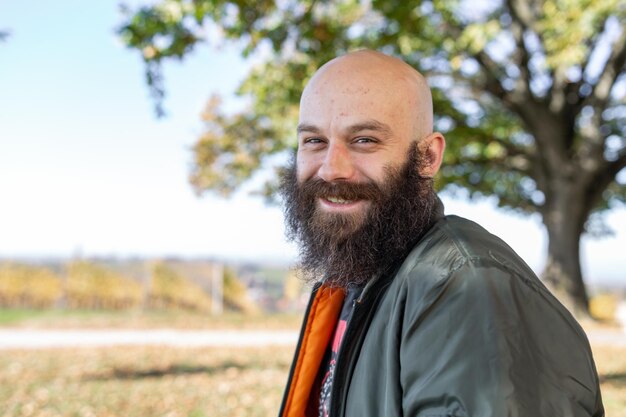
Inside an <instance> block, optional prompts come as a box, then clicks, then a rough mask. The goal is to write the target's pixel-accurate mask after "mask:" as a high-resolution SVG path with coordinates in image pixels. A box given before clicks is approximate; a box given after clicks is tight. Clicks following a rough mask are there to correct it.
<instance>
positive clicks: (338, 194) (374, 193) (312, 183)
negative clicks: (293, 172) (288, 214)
mask: <svg viewBox="0 0 626 417" xmlns="http://www.w3.org/2000/svg"><path fill="white" fill-rule="evenodd" d="M300 187H301V192H302V194H303V195H308V196H311V197H313V198H324V197H334V198H340V199H343V200H369V201H377V200H380V199H381V196H383V195H385V194H386V193H385V192H384V190H383V189H382V188H381V187H380V186H379V185H378V184H376V183H374V182H342V181H339V182H327V181H324V180H323V179H321V178H312V179H309V180H306V181H304V182H303V183H302V184H301V185H300Z"/></svg>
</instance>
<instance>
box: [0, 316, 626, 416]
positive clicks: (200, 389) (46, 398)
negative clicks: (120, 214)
mask: <svg viewBox="0 0 626 417" xmlns="http://www.w3.org/2000/svg"><path fill="white" fill-rule="evenodd" d="M15 316H19V318H14V319H12V321H10V322H9V323H8V324H7V319H6V317H7V315H4V318H3V320H5V322H4V323H5V324H4V325H3V327H8V326H15V327H49V326H51V325H52V327H55V328H58V327H64V326H65V327H72V328H75V327H83V328H94V327H96V328H97V327H101V328H105V327H106V328H110V327H115V326H114V325H116V324H120V325H121V326H122V327H133V328H137V327H140V328H151V327H179V328H192V327H193V328H227V327H228V328H246V329H252V328H256V329H258V328H264V329H272V328H275V329H285V328H296V327H297V326H298V325H299V317H298V316H297V315H287V316H275V317H274V318H273V319H270V318H269V317H263V316H259V317H252V318H251V317H245V316H236V315H231V316H228V315H227V316H225V317H222V318H220V319H210V318H207V317H203V316H194V315H188V314H182V313H181V314H180V315H178V316H177V315H176V314H174V315H171V314H168V315H164V316H161V315H159V314H147V315H145V314H142V315H139V314H137V315H135V316H134V318H133V316H132V315H128V314H126V313H124V314H122V315H121V316H120V315H118V313H97V314H96V313H84V314H82V313H79V314H69V315H68V314H67V313H62V312H56V313H54V312H52V313H37V312H30V313H29V312H26V311H24V312H22V313H20V314H17V315H15ZM0 317H2V314H0ZM0 320H1V319H0ZM133 320H134V321H133ZM11 323H12V324H11ZM72 323H74V324H72ZM133 323H134V324H133ZM62 324H63V325H62ZM593 349H594V355H595V359H596V364H597V366H598V371H599V373H600V375H601V382H602V393H603V398H604V404H605V407H606V409H607V413H606V415H607V417H626V348H624V347H617V346H608V345H597V346H594V347H593ZM292 352H293V348H291V347H262V348H229V349H223V348H193V349H191V348H187V349H185V348H169V347H114V348H96V349H93V348H82V349H46V350H30V351H29V350H6V351H0V417H29V416H34V417H57V416H58V417H114V416H115V417H209V416H211V417H213V416H228V417H239V416H242V417H243V416H246V417H247V416H250V417H257V416H258V417H261V416H263V417H265V416H276V415H277V412H278V408H279V404H280V400H281V397H282V391H283V387H284V383H285V380H286V378H287V373H288V371H289V364H290V362H291V357H292Z"/></svg>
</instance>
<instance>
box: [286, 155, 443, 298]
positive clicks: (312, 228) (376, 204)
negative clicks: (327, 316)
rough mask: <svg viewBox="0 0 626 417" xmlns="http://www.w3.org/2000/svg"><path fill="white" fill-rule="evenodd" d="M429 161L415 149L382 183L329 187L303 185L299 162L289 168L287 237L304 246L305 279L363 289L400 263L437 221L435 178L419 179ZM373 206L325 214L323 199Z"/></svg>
mask: <svg viewBox="0 0 626 417" xmlns="http://www.w3.org/2000/svg"><path fill="white" fill-rule="evenodd" d="M424 163H425V158H424V156H423V155H421V154H420V153H419V152H418V150H417V146H412V147H411V150H410V151H409V154H408V157H407V160H406V162H405V163H404V165H403V166H401V167H399V168H397V167H396V168H394V167H387V168H386V173H385V179H384V181H383V182H382V183H380V184H379V183H375V182H369V183H350V182H336V183H328V182H326V181H323V180H321V179H319V178H314V179H309V180H306V181H304V182H302V183H299V182H298V180H297V175H296V164H295V160H294V161H292V162H291V164H290V165H289V166H288V167H287V169H286V170H285V173H284V175H283V177H282V182H281V186H280V192H281V195H282V197H283V199H284V212H285V222H286V226H287V237H288V239H289V240H291V241H295V242H296V243H298V244H299V247H300V262H301V265H300V266H301V269H302V272H303V274H304V277H303V278H304V279H305V281H307V282H309V283H311V284H313V283H316V282H318V281H321V280H323V281H324V282H325V283H326V284H327V285H330V286H334V287H342V288H348V287H351V286H362V285H364V284H365V283H366V282H367V281H369V280H370V279H371V278H372V277H374V276H376V275H379V274H382V273H386V272H389V271H390V270H391V269H392V268H393V267H394V266H395V265H396V264H398V262H400V261H402V260H403V259H404V258H405V257H406V255H408V252H409V251H410V250H411V249H412V247H413V246H414V245H415V243H417V241H418V240H419V239H420V238H421V237H422V236H423V235H424V233H426V231H427V230H428V229H429V228H430V226H431V225H432V223H433V222H434V219H435V215H436V208H437V195H436V194H435V192H434V189H433V182H432V179H431V178H426V177H422V176H421V175H419V172H420V168H421V167H422V166H424ZM329 196H333V197H337V198H342V199H345V200H364V201H367V202H369V207H368V209H367V210H366V211H365V212H364V213H363V212H362V213H351V214H339V213H326V212H323V211H321V210H320V209H319V207H318V203H317V202H318V200H319V198H320V197H329Z"/></svg>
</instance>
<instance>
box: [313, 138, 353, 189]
mask: <svg viewBox="0 0 626 417" xmlns="http://www.w3.org/2000/svg"><path fill="white" fill-rule="evenodd" d="M354 173H355V169H354V162H353V161H352V157H351V155H350V151H349V150H348V149H347V148H346V146H345V145H344V144H342V143H336V142H335V143H332V144H330V145H329V146H328V148H327V149H326V154H325V155H324V160H323V161H322V164H321V165H320V167H319V169H318V171H317V175H318V177H320V178H321V179H323V180H324V181H326V182H333V181H341V180H349V179H351V178H352V177H353V176H354Z"/></svg>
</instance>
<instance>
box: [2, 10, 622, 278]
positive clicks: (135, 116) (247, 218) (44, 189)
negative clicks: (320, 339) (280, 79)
mask: <svg viewBox="0 0 626 417" xmlns="http://www.w3.org/2000/svg"><path fill="white" fill-rule="evenodd" d="M127 3H130V4H131V5H132V4H138V3H140V2H139V1H138V0H135V1H132V2H127ZM121 22H122V15H121V14H120V13H119V3H118V2H117V1H97V2H85V1H81V0H57V1H54V2H33V1H28V0H21V1H18V0H12V1H9V0H0V31H2V30H8V31H9V32H10V36H9V38H8V39H7V40H6V41H5V42H2V43H0V258H22V259H37V258H43V257H56V258H71V257H74V256H86V257H90V256H115V257H120V258H124V257H135V256H141V257H162V256H178V257H187V258H197V257H202V258H213V259H221V260H225V261H234V260H237V261H241V260H247V261H271V262H281V263H286V264H293V263H294V262H295V260H296V258H297V249H296V248H295V246H294V245H293V244H291V243H288V242H286V240H285V237H284V227H283V220H282V212H281V210H280V208H279V207H275V206H274V207H269V206H266V205H265V204H264V202H263V201H262V200H261V199H260V198H258V197H253V196H250V195H249V191H250V190H251V189H254V186H253V185H251V186H248V187H247V189H246V190H243V191H241V192H238V193H237V194H236V195H235V196H233V197H232V198H230V199H222V198H218V197H215V196H205V197H201V198H200V197H197V196H196V195H195V194H194V192H193V191H192V189H191V186H190V185H189V183H188V180H187V178H188V174H189V168H190V166H191V162H192V153H191V147H192V146H193V144H194V142H195V141H196V140H197V138H198V137H199V135H200V134H201V133H202V130H203V125H202V122H201V120H200V113H201V112H202V110H203V108H204V106H205V104H206V102H207V100H208V99H209V97H210V96H211V95H212V94H214V93H219V94H221V95H222V96H223V97H224V98H225V99H226V102H227V104H230V103H236V100H235V98H234V91H235V89H236V88H237V86H238V84H239V82H240V81H241V80H242V79H243V78H244V77H245V75H246V72H247V70H248V69H249V65H250V64H249V63H248V62H246V61H244V60H243V59H242V58H241V57H240V55H239V51H238V49H237V47H236V45H226V46H221V47H215V46H213V47H210V46H207V47H204V48H197V50H196V51H195V52H194V54H193V55H192V56H190V57H189V58H188V59H186V60H185V61H183V62H168V63H166V64H165V67H164V74H165V86H166V90H167V97H166V100H165V108H166V111H167V112H168V115H167V117H165V118H163V119H157V118H156V117H155V115H154V108H153V102H152V101H151V99H150V96H149V92H148V89H147V87H146V85H145V82H144V75H143V70H144V68H143V64H142V61H141V58H140V56H139V54H138V53H137V52H136V51H132V50H129V49H126V48H125V47H124V46H123V45H122V43H121V42H120V41H119V39H117V37H116V35H115V28H116V27H117V26H119V25H120V23H121ZM443 201H444V204H445V206H446V213H448V214H458V215H461V216H464V217H467V218H469V219H471V220H474V221H476V222H478V223H480V224H481V225H483V226H484V227H485V228H487V230H489V231H491V232H492V233H495V234H497V235H499V236H500V237H501V238H503V239H504V240H505V241H506V242H507V243H509V244H510V245H511V246H512V247H513V248H514V249H515V250H516V251H517V252H518V253H519V254H520V256H522V258H524V259H525V260H526V262H527V263H528V264H529V265H530V266H531V267H532V268H533V269H534V270H535V271H537V272H540V271H541V268H542V266H543V265H544V263H545V249H546V234H545V230H544V228H543V226H542V225H541V221H540V218H539V217H538V216H531V217H521V216H519V215H512V214H509V213H506V212H502V211H499V210H495V209H494V207H493V204H492V203H491V202H489V201H485V202H480V203H468V202H465V201H463V200H457V199H451V198H447V197H444V198H443ZM606 219H607V224H608V225H609V226H610V227H611V228H612V229H613V230H614V231H615V234H614V235H613V236H611V237H606V238H602V239H591V238H587V237H585V238H583V242H582V252H581V253H582V259H583V272H584V274H585V275H586V277H587V280H588V281H589V282H603V283H604V282H613V283H624V285H626V256H625V255H624V248H626V209H624V208H620V209H618V210H614V211H613V212H611V213H610V214H609V215H608V216H607V217H606Z"/></svg>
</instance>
